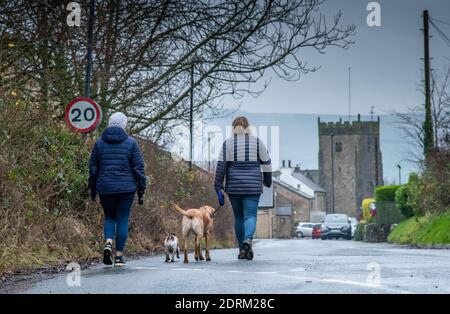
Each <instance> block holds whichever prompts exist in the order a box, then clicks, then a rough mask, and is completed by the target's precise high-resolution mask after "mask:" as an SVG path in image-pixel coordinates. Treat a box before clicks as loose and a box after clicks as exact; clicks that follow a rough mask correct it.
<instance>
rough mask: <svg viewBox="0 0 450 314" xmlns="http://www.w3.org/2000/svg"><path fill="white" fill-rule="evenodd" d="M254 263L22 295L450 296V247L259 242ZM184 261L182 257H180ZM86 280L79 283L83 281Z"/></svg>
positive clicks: (43, 284)
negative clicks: (318, 294)
mask: <svg viewBox="0 0 450 314" xmlns="http://www.w3.org/2000/svg"><path fill="white" fill-rule="evenodd" d="M254 251H255V258H254V260H253V261H247V260H237V249H221V250H212V251H211V258H212V261H211V262H206V261H201V262H196V261H195V260H194V259H193V254H192V253H191V254H190V255H189V257H190V263H189V264H184V263H183V262H182V259H180V260H178V261H176V262H175V263H164V256H154V257H146V258H140V259H137V260H133V261H129V262H128V265H127V266H126V267H123V268H114V267H106V266H101V265H99V266H95V267H92V268H90V269H87V270H83V271H81V273H80V276H79V277H77V273H69V272H67V273H63V274H60V275H57V276H55V277H53V278H51V279H47V280H43V281H39V282H37V283H35V284H34V285H33V286H32V287H29V288H28V289H26V290H23V291H22V293H71V294H73V293H162V294H166V293H170V294H177V293H180V294H181V293H183V294H184V293H193V294H203V293H213V294H216V293H218V294H222V293H232V294H239V293H299V294H305V293H352V294H354V293H362V294H366V293H450V276H449V274H450V250H437V249H426V250H425V249H411V248H407V247H403V246H397V245H392V244H388V243H363V242H356V241H346V240H326V241H322V240H311V239H300V240H295V239H289V240H272V239H271V240H256V243H255V244H254ZM180 257H181V258H182V256H180ZM78 279H79V280H78Z"/></svg>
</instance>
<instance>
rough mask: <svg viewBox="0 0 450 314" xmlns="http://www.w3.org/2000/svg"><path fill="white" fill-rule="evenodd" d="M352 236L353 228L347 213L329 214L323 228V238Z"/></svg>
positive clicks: (347, 237)
mask: <svg viewBox="0 0 450 314" xmlns="http://www.w3.org/2000/svg"><path fill="white" fill-rule="evenodd" d="M333 238H335V239H338V238H344V239H348V240H350V239H351V238H352V228H351V224H350V223H349V221H348V217H347V215H345V214H328V215H327V216H326V217H325V220H324V223H323V224H322V228H321V239H322V240H326V239H333Z"/></svg>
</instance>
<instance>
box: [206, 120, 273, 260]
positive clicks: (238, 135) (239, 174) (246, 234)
mask: <svg viewBox="0 0 450 314" xmlns="http://www.w3.org/2000/svg"><path fill="white" fill-rule="evenodd" d="M250 133H251V132H250V124H249V122H248V120H247V118H246V117H237V118H236V119H234V121H233V136H231V137H230V138H228V139H227V140H225V142H224V143H223V145H222V150H221V152H220V156H219V160H218V162H217V169H216V178H215V182H214V187H215V189H216V192H217V196H218V200H219V204H220V205H223V204H224V201H225V199H224V196H223V193H222V191H223V190H224V186H223V183H224V181H225V192H226V193H227V194H228V198H229V200H230V202H231V206H232V207H233V213H234V230H235V233H236V238H237V240H238V243H239V254H238V258H239V259H249V260H251V259H253V248H252V240H253V235H254V233H255V230H256V218H257V212H258V204H259V198H260V196H261V194H262V193H263V185H265V186H266V187H270V186H271V185H272V166H271V164H272V162H271V159H270V155H269V152H268V150H267V149H266V146H265V145H264V143H263V142H262V141H261V140H260V139H259V138H258V137H256V136H253V135H251V134H250Z"/></svg>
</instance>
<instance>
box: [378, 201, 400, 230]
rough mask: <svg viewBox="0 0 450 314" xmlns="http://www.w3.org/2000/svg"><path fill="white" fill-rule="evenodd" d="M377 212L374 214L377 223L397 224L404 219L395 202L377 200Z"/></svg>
mask: <svg viewBox="0 0 450 314" xmlns="http://www.w3.org/2000/svg"><path fill="white" fill-rule="evenodd" d="M376 204H377V214H376V215H375V223H376V224H377V225H391V224H397V223H399V222H402V221H403V220H405V217H404V216H403V214H402V213H401V211H400V210H399V209H398V208H397V206H396V205H395V202H391V201H384V202H383V201H382V202H377V203H376Z"/></svg>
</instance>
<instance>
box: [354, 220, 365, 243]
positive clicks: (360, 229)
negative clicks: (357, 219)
mask: <svg viewBox="0 0 450 314" xmlns="http://www.w3.org/2000/svg"><path fill="white" fill-rule="evenodd" d="M364 226H365V224H358V225H356V230H355V236H354V237H353V240H355V241H362V240H363V238H364Z"/></svg>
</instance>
